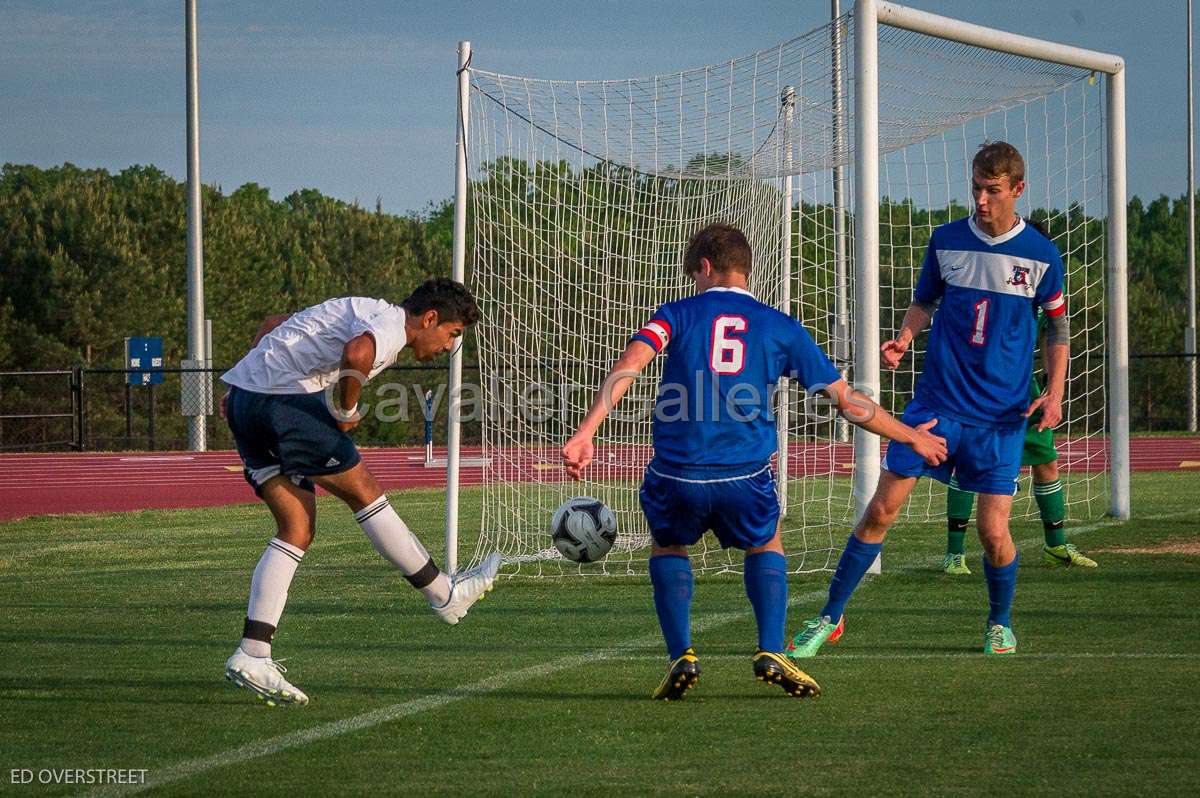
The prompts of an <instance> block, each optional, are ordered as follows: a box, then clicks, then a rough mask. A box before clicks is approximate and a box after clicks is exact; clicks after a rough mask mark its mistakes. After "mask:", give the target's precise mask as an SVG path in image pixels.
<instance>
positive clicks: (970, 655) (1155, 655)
mask: <svg viewBox="0 0 1200 798" xmlns="http://www.w3.org/2000/svg"><path fill="white" fill-rule="evenodd" d="M647 648H649V647H647ZM1197 656H1198V655H1197V654H1189V653H1186V652H1166V651H1163V652H1153V651H1132V652H1130V651H1046V652H1041V653H1037V654H1026V653H1024V652H1022V653H1019V654H1017V655H1016V656H1014V657H1013V658H1012V659H1013V660H1015V661H1023V660H1027V659H1042V660H1057V659H1122V660H1124V659H1187V660H1194V659H1196V658H1197ZM610 659H612V660H614V661H615V660H626V661H637V660H641V661H648V660H651V659H656V660H657V659H662V658H661V657H657V656H655V655H654V654H650V653H644V654H639V653H638V652H636V651H626V652H623V653H621V654H618V655H615V656H613V657H610ZM702 659H703V660H704V661H705V662H710V661H712V660H739V661H743V660H745V659H746V656H745V655H744V654H705V655H704V656H703V658H702ZM926 659H928V660H946V659H969V660H977V661H983V660H984V659H985V658H984V656H983V655H982V654H981V653H979V652H978V651H959V652H954V653H951V652H948V651H947V652H942V653H940V654H939V653H923V654H921V653H917V654H830V655H828V656H826V655H824V654H823V655H821V668H822V669H824V668H825V666H826V664H828V663H835V662H840V661H842V660H926ZM996 659H1003V658H1002V657H988V658H987V661H989V662H992V661H995V660H996ZM798 664H800V665H803V663H798ZM804 667H807V666H804Z"/></svg>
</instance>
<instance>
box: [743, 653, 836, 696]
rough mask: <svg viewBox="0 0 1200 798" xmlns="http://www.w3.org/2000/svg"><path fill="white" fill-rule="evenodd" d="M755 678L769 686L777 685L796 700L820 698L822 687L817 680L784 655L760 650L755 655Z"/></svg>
mask: <svg viewBox="0 0 1200 798" xmlns="http://www.w3.org/2000/svg"><path fill="white" fill-rule="evenodd" d="M754 678H756V679H758V680H759V681H760V682H766V683H767V684H777V685H779V686H780V687H782V688H783V692H785V693H787V694H788V695H790V696H793V697H795V698H820V696H821V685H819V684H817V681H816V679H814V678H812V677H811V676H809V675H808V674H807V673H805V672H804V671H802V670H800V669H799V668H797V667H796V666H795V665H793V664H792V663H791V662H789V661H788V658H787V657H785V656H784V655H783V654H776V653H775V652H773V651H763V650H762V649H759V650H758V651H757V652H755V654H754Z"/></svg>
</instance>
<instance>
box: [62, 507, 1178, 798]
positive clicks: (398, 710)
mask: <svg viewBox="0 0 1200 798" xmlns="http://www.w3.org/2000/svg"><path fill="white" fill-rule="evenodd" d="M1196 513H1200V508H1198V509H1196V510H1188V511H1185V512H1180V513H1170V514H1167V515H1161V516H1149V517H1147V518H1144V519H1140V520H1159V519H1166V518H1176V517H1180V516H1186V515H1194V514H1196ZM1121 523H1124V522H1122V521H1118V520H1116V519H1112V520H1111V521H1107V522H1105V521H1101V522H1097V523H1095V524H1090V525H1087V526H1082V527H1077V528H1073V529H1072V530H1071V534H1073V535H1078V534H1085V533H1087V532H1092V531H1095V530H1097V529H1103V528H1104V527H1108V526H1115V525H1117V524H1121ZM1041 542H1042V538H1030V539H1028V540H1023V541H1020V542H1019V543H1018V546H1020V547H1026V546H1030V545H1033V544H1040V543H1041ZM825 595H826V589H825V588H821V589H819V590H810V591H808V592H807V593H802V594H800V595H797V596H793V597H792V598H791V599H790V600H789V601H788V606H789V607H791V606H794V605H796V604H801V603H806V602H810V601H817V600H818V599H821V598H823V597H824V596H825ZM747 615H749V612H747V611H745V610H742V611H734V612H723V613H718V614H715V615H710V616H708V617H706V618H701V619H699V620H698V621H696V622H695V623H693V625H692V626H693V629H694V630H695V631H697V632H702V631H704V630H707V629H713V628H715V627H719V626H724V625H725V624H728V623H732V622H734V621H737V620H740V619H742V618H744V617H745V616H747ZM658 643H660V640H659V636H658V635H657V634H653V635H646V636H643V637H640V638H637V639H635V640H631V641H628V642H626V643H619V644H617V645H614V646H609V647H606V648H601V649H595V650H593V651H589V652H587V653H585V654H575V655H572V656H567V657H560V658H559V659H554V660H550V661H549V662H544V663H540V664H538V665H531V666H529V667H526V668H519V669H517V670H512V671H505V672H503V673H499V674H496V675H494V676H491V677H489V678H487V679H482V680H480V681H478V682H474V683H473V684H469V685H465V686H463V687H457V688H453V689H451V690H446V691H443V692H441V693H436V694H434V695H430V696H425V697H423V698H417V699H413V700H412V701H404V702H401V703H398V704H392V705H390V706H386V707H381V708H379V709H375V710H372V711H370V712H364V713H362V714H360V715H352V716H351V717H348V718H343V719H342V720H337V721H333V722H330V723H324V724H321V725H319V726H313V727H311V728H308V729H301V730H299V731H295V732H290V733H288V734H282V735H279V736H277V737H269V738H267V739H266V740H260V741H258V742H254V743H248V744H246V745H244V746H240V747H238V748H231V749H229V750H227V751H222V752H220V753H217V754H212V755H210V756H205V757H199V758H196V759H189V760H185V761H183V762H180V763H178V764H175V765H171V766H169V767H166V768H162V769H160V770H155V771H153V772H152V773H151V774H148V776H147V778H146V781H145V783H143V784H138V785H109V786H106V787H104V788H101V789H98V790H93V791H90V792H88V793H84V794H85V795H88V796H109V795H133V794H135V793H139V792H144V791H146V790H150V789H153V788H155V787H161V786H163V785H165V784H171V783H174V782H177V781H181V780H183V779H188V778H192V777H195V776H198V775H200V774H202V773H207V772H209V771H211V770H216V769H218V768H223V767H229V766H230V765H236V764H238V763H240V762H246V761H248V760H251V759H258V758H259V757H264V756H271V755H273V754H277V753H280V752H281V751H286V750H289V749H292V748H297V747H299V746H302V745H308V744H309V743H314V742H318V741H321V740H327V739H329V738H331V737H340V736H341V735H343V734H351V733H353V732H356V731H362V730H363V729H369V728H373V727H375V726H379V725H380V724H383V723H390V722H392V721H395V720H399V719H401V718H406V717H409V716H411V715H416V714H419V713H421V712H427V711H429V710H432V709H438V708H440V707H444V706H446V705H448V704H453V703H456V702H458V701H462V700H464V699H468V698H474V697H476V696H480V695H487V694H488V693H494V692H497V691H499V690H503V689H504V688H506V687H509V686H511V685H514V684H519V683H521V682H525V681H529V680H531V679H535V678H538V677H544V676H549V675H551V674H554V673H558V672H560V671H565V670H570V669H572V668H578V667H582V666H584V665H588V664H593V663H595V662H598V661H602V660H622V659H629V658H630V651H631V649H639V648H650V647H651V646H654V645H656V644H658ZM847 656H849V655H842V656H841V657H838V658H839V659H843V658H846V657H847ZM864 656H869V655H864ZM935 656H942V655H935ZM972 656H980V655H977V654H976V655H972ZM1021 656H1022V657H1027V656H1029V655H1026V654H1022V655H1021ZM1035 656H1036V655H1035ZM1124 656H1128V655H1124ZM833 659H834V658H833V657H831V658H830V661H831V662H832V661H833ZM293 711H303V710H293Z"/></svg>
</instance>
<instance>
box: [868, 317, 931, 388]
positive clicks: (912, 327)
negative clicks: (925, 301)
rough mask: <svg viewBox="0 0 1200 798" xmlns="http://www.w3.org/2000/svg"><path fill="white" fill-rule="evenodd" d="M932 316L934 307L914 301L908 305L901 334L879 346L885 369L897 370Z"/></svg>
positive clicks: (901, 326) (927, 325)
mask: <svg viewBox="0 0 1200 798" xmlns="http://www.w3.org/2000/svg"><path fill="white" fill-rule="evenodd" d="M932 318H933V308H931V307H930V306H928V305H922V304H921V303H919V302H914V303H912V304H911V305H909V306H908V312H907V313H905V314H904V321H903V322H902V323H901V325H900V332H899V334H897V335H896V337H895V338H893V339H892V340H890V341H886V342H884V344H883V346H881V347H879V351H880V355H881V360H882V363H883V367H884V368H885V369H887V370H888V371H895V370H896V368H897V367H898V366H899V365H900V361H901V360H902V359H903V358H904V353H905V352H907V351H908V347H909V346H911V345H912V342H913V339H914V338H916V337H917V336H918V335H920V334H921V333H923V332H925V330H926V328H928V327H929V322H930V320H931V319H932Z"/></svg>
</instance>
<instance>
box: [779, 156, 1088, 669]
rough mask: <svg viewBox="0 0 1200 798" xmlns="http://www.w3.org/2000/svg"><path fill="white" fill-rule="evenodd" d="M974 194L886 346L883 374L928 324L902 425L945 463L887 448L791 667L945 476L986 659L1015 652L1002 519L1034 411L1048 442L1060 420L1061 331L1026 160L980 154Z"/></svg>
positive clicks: (838, 618)
mask: <svg viewBox="0 0 1200 798" xmlns="http://www.w3.org/2000/svg"><path fill="white" fill-rule="evenodd" d="M971 186H972V195H973V196H974V199H975V213H974V215H972V216H970V217H967V218H966V219H960V220H958V221H955V222H951V223H949V224H945V225H942V226H941V227H938V228H937V229H935V230H934V231H933V235H932V236H931V237H930V240H929V248H928V250H927V252H926V255H925V263H924V265H923V266H922V268H921V276H920V279H919V280H918V282H917V289H916V294H915V297H914V299H913V303H912V306H911V307H909V309H908V312H907V313H906V314H905V316H904V322H903V324H902V327H901V330H900V334H899V335H898V336H897V337H896V338H895V340H892V341H888V342H887V343H885V344H884V345H883V347H882V352H883V364H884V366H886V367H887V368H889V369H895V368H896V367H897V366H898V365H899V364H900V360H901V358H902V357H903V356H904V353H905V352H907V351H908V347H909V346H910V345H911V343H912V340H913V338H915V337H916V336H917V335H919V334H921V333H922V332H923V331H924V330H925V328H926V327H928V326H929V323H930V320H931V319H932V322H933V329H932V331H931V332H930V334H929V344H928V349H927V351H926V354H925V364H924V368H923V370H922V372H921V376H920V377H919V379H918V380H917V387H916V391H915V393H914V396H913V399H912V401H911V402H909V404H908V407H907V408H905V411H904V417H903V418H904V421H905V422H907V423H908V424H919V423H920V422H922V421H925V420H926V419H929V418H934V417H936V418H937V419H938V422H939V423H938V432H939V433H940V434H942V435H944V436H945V437H946V443H947V446H948V447H949V452H950V456H949V458H948V459H947V460H946V462H944V463H942V464H939V465H937V466H932V467H931V466H929V465H927V464H926V463H924V462H923V461H922V459H921V457H920V456H919V455H918V454H917V453H914V452H913V451H912V449H911V448H910V447H908V446H906V445H904V444H903V443H893V444H891V445H890V446H889V447H888V451H887V457H886V458H885V459H884V462H883V469H884V470H883V473H882V474H881V475H880V478H879V486H878V487H877V488H876V490H875V495H874V497H873V498H872V499H871V503H870V505H869V506H868V507H867V510H866V512H865V513H864V514H863V517H862V519H861V520H860V521H859V523H858V526H857V527H856V528H855V530H854V534H852V535H851V536H850V539H849V540H848V541H847V543H846V548H845V550H844V551H843V552H842V557H841V560H840V561H839V562H838V567H837V571H836V572H835V573H834V576H833V580H832V581H831V582H830V585H829V601H828V602H827V603H826V604H825V607H824V608H823V609H822V610H821V612H820V614H819V615H817V616H816V617H815V618H812V619H810V620H808V621H805V623H804V626H803V627H802V628H801V630H800V632H799V633H797V634H796V636H795V637H794V638H793V640H792V644H791V647H790V648H789V654H790V655H791V656H793V657H809V656H812V655H813V654H815V653H817V650H818V649H819V648H820V647H821V645H822V644H823V643H824V642H826V641H827V640H828V641H831V642H835V641H836V640H837V639H838V638H839V637H840V636H841V634H842V632H843V630H844V628H845V626H844V618H843V617H842V616H843V610H844V609H845V606H846V602H847V600H849V598H850V594H851V593H853V591H854V588H855V587H857V586H858V583H859V580H861V579H862V576H863V574H864V573H866V570H867V568H868V567H869V566H870V564H871V563H872V562H873V561H874V560H875V557H876V556H877V555H878V554H879V551H880V548H881V547H882V545H883V539H884V536H885V535H886V534H887V530H888V527H889V526H891V524H892V523H893V522H894V521H895V520H896V517H897V516H898V515H899V513H900V510H901V508H902V507H903V506H904V502H905V501H906V500H907V499H908V496H909V494H910V493H912V490H913V488H914V487H915V486H916V484H917V479H918V478H919V477H921V476H932V477H933V478H935V479H937V480H939V481H941V482H946V483H948V482H949V481H950V478H951V476H952V475H953V476H954V477H955V479H956V481H957V483H958V486H959V487H960V488H962V489H963V490H966V491H971V492H973V493H977V494H979V514H978V527H979V539H980V542H981V543H982V544H983V549H984V558H983V570H984V574H985V575H986V577H987V586H988V600H989V603H990V610H989V613H988V619H987V625H986V628H985V632H984V653H986V654H1012V653H1015V652H1016V650H1017V640H1016V637H1015V636H1014V635H1013V632H1012V623H1011V619H1010V617H1011V609H1012V598H1013V592H1014V590H1015V587H1016V579H1017V562H1018V557H1017V550H1016V547H1015V546H1014V545H1013V541H1012V535H1011V534H1010V533H1009V528H1008V518H1009V513H1010V511H1011V509H1012V497H1013V494H1014V493H1015V492H1016V487H1017V473H1018V472H1019V471H1020V468H1021V451H1022V449H1023V446H1024V440H1025V424H1026V419H1027V418H1029V417H1030V416H1031V415H1033V413H1035V412H1036V411H1038V410H1040V411H1041V414H1042V415H1041V419H1040V420H1039V421H1037V422H1036V429H1037V430H1047V429H1052V428H1053V427H1054V426H1055V425H1057V424H1058V422H1059V421H1060V420H1061V419H1062V397H1063V386H1064V383H1065V380H1066V374H1067V361H1068V357H1069V354H1070V343H1069V342H1070V330H1069V328H1068V324H1067V313H1066V310H1067V308H1066V303H1065V300H1064V298H1063V263H1062V258H1061V257H1060V256H1059V254H1058V249H1057V248H1055V246H1054V244H1052V243H1051V242H1050V241H1049V240H1048V239H1046V237H1045V236H1043V235H1041V234H1040V233H1039V232H1037V231H1036V230H1034V229H1033V227H1031V226H1029V225H1027V224H1026V223H1025V221H1024V220H1023V219H1021V217H1020V216H1018V215H1017V213H1016V203H1017V199H1018V198H1019V197H1020V196H1021V193H1022V192H1023V191H1024V189H1025V163H1024V160H1023V159H1022V158H1021V154H1020V153H1019V152H1017V150H1016V148H1015V147H1013V146H1012V145H1011V144H1007V143H1005V142H999V141H998V142H993V143H989V144H985V145H984V146H982V147H981V148H980V150H979V152H978V153H976V155H975V159H974V161H973V162H972V178H971ZM1035 306H1040V307H1041V308H1042V310H1043V311H1044V312H1045V314H1046V317H1047V319H1048V322H1047V328H1046V349H1045V360H1046V371H1047V376H1048V381H1047V386H1046V390H1045V392H1044V393H1043V394H1042V395H1041V396H1038V397H1036V398H1034V399H1033V400H1032V402H1031V401H1030V399H1029V393H1028V390H1029V374H1030V372H1031V371H1032V370H1033V349H1034V341H1035V338H1036V336H1037V322H1036V320H1035V318H1036V317H1035V314H1034V312H1033V311H1034V308H1035ZM935 310H936V313H935Z"/></svg>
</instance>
